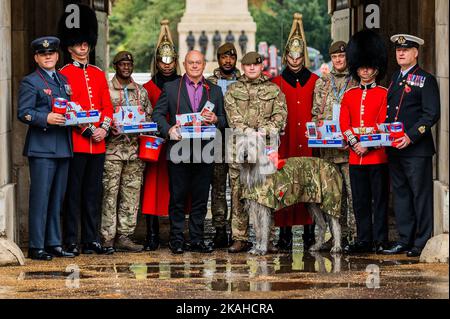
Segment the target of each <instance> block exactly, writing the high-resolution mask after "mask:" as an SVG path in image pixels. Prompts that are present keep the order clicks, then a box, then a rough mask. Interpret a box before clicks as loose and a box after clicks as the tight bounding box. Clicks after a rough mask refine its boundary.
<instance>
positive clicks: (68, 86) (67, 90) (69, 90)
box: [64, 84, 72, 95]
mask: <svg viewBox="0 0 450 319" xmlns="http://www.w3.org/2000/svg"><path fill="white" fill-rule="evenodd" d="M64 90H65V91H66V94H67V95H72V86H70V84H64Z"/></svg>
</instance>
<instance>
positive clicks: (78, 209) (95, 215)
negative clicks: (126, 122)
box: [64, 153, 105, 244]
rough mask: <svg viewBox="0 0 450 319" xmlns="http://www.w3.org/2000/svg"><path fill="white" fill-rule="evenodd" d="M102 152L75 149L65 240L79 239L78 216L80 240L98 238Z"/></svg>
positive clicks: (88, 240) (95, 239) (69, 242)
mask: <svg viewBox="0 0 450 319" xmlns="http://www.w3.org/2000/svg"><path fill="white" fill-rule="evenodd" d="M104 164H105V154H95V155H94V154H84V153H75V154H74V157H73V158H72V160H71V162H70V173H69V184H68V186H67V208H66V215H65V218H64V243H66V244H75V243H78V224H79V222H80V217H81V243H83V244H86V243H90V242H94V241H99V229H100V218H101V211H100V207H101V202H102V178H103V167H104Z"/></svg>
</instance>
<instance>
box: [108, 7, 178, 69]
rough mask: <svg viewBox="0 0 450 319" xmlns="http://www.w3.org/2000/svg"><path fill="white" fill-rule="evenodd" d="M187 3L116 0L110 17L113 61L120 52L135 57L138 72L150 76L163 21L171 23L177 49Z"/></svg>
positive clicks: (110, 41)
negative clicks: (179, 27) (122, 51)
mask: <svg viewBox="0 0 450 319" xmlns="http://www.w3.org/2000/svg"><path fill="white" fill-rule="evenodd" d="M184 5H185V1H184V0H117V1H116V2H115V3H114V6H113V9H112V14H111V16H110V17H109V28H110V39H109V44H110V60H112V58H113V57H114V55H115V54H116V53H117V52H119V51H121V50H128V51H130V52H131V53H133V55H134V57H135V72H149V70H150V62H151V59H152V58H153V55H154V53H155V45H156V42H157V41H158V36H159V31H160V28H161V26H160V24H159V23H160V21H161V20H163V19H168V20H169V21H170V30H171V32H172V37H173V40H174V41H175V45H176V42H177V39H178V35H177V32H176V30H177V24H178V22H179V21H180V19H181V16H182V15H183V12H184Z"/></svg>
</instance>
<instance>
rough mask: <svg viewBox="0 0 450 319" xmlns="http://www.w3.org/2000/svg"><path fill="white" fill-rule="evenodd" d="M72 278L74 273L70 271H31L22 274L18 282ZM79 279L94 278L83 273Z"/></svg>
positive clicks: (79, 274) (79, 275)
mask: <svg viewBox="0 0 450 319" xmlns="http://www.w3.org/2000/svg"><path fill="white" fill-rule="evenodd" d="M71 276H74V272H69V271H29V272H21V273H20V275H19V277H18V278H17V279H18V280H30V279H67V278H70V277H71ZM77 276H78V277H77V278H79V279H83V278H92V276H88V275H85V274H82V273H78V274H77Z"/></svg>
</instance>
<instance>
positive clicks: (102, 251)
mask: <svg viewBox="0 0 450 319" xmlns="http://www.w3.org/2000/svg"><path fill="white" fill-rule="evenodd" d="M82 253H83V254H87V255H91V254H94V253H95V254H98V255H111V254H113V253H114V248H112V247H103V246H102V245H101V244H100V243H99V242H97V241H94V242H92V243H89V244H84V245H83V250H82Z"/></svg>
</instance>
